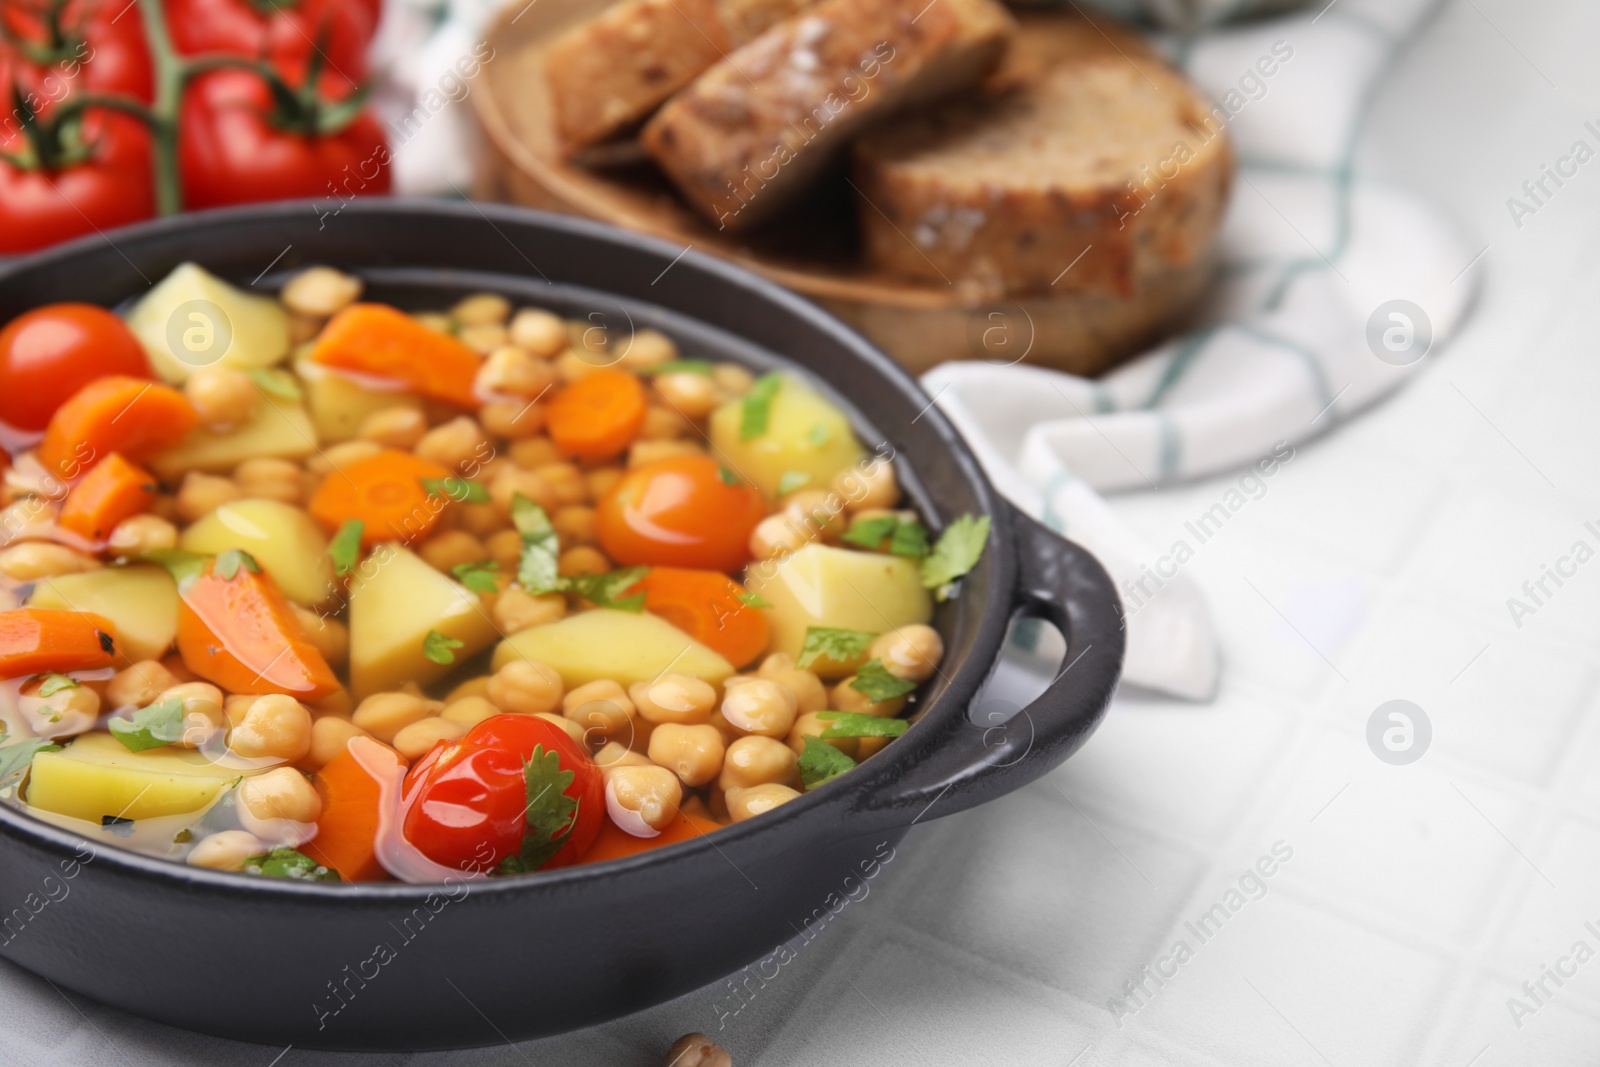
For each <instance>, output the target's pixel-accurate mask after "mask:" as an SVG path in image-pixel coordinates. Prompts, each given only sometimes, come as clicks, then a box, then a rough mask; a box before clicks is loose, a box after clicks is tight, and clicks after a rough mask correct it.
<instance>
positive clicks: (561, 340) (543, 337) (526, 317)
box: [511, 308, 567, 359]
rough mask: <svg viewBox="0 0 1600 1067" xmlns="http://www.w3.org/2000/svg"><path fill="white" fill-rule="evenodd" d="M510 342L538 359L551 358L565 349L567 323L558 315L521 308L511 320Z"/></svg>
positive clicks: (536, 309)
mask: <svg viewBox="0 0 1600 1067" xmlns="http://www.w3.org/2000/svg"><path fill="white" fill-rule="evenodd" d="M511 343H512V344H514V345H516V346H517V347H519V348H525V349H527V350H528V351H529V352H532V353H533V354H534V355H536V356H538V357H539V358H540V359H553V358H554V357H556V356H559V355H560V354H561V353H562V352H565V351H566V350H567V324H566V323H565V322H563V321H562V320H561V316H559V315H552V314H550V312H548V311H541V310H540V309H538V308H523V309H522V310H521V311H518V312H517V314H516V317H515V318H513V319H512V320H511Z"/></svg>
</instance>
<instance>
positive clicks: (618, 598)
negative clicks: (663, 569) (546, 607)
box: [561, 567, 650, 611]
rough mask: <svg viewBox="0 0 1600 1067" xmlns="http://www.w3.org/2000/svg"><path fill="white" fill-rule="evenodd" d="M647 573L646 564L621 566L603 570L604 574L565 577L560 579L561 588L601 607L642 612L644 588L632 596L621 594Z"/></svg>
mask: <svg viewBox="0 0 1600 1067" xmlns="http://www.w3.org/2000/svg"><path fill="white" fill-rule="evenodd" d="M649 573H650V568H649V567H624V568H622V569H621V570H615V571H606V572H605V573H604V574H585V575H579V576H577V577H573V578H564V579H562V580H561V587H562V588H563V589H564V590H565V591H567V592H570V593H576V594H578V595H579V596H581V597H583V599H585V600H587V601H589V602H590V603H592V604H595V605H597V606H599V607H602V608H616V609H618V610H620V611H643V610H644V593H643V591H640V592H638V593H635V594H634V595H632V596H623V595H622V594H623V593H626V592H627V591H628V590H629V589H632V588H633V587H634V586H636V585H638V584H639V583H640V582H642V581H644V576H645V575H647V574H649Z"/></svg>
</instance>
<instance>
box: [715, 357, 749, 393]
mask: <svg viewBox="0 0 1600 1067" xmlns="http://www.w3.org/2000/svg"><path fill="white" fill-rule="evenodd" d="M711 380H712V381H713V382H715V383H716V386H717V388H718V389H721V390H722V391H723V393H725V394H726V395H728V396H730V397H741V396H744V394H746V393H748V392H749V391H750V390H751V388H752V387H753V386H754V385H755V384H756V376H755V375H754V374H751V373H750V372H749V371H748V370H746V369H745V368H743V367H741V366H739V364H737V363H718V364H717V365H716V366H715V367H713V368H712V369H711Z"/></svg>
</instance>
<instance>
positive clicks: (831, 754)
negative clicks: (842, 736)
mask: <svg viewBox="0 0 1600 1067" xmlns="http://www.w3.org/2000/svg"><path fill="white" fill-rule="evenodd" d="M805 742H806V750H805V751H804V752H802V753H800V784H801V785H803V786H805V787H806V788H807V789H815V788H816V787H817V786H819V785H822V784H823V783H824V782H831V781H833V780H834V779H835V778H837V777H839V776H840V775H841V774H843V773H844V772H845V771H849V770H854V769H855V765H856V761H855V760H853V759H851V758H850V757H849V756H846V755H845V754H844V753H843V752H840V751H839V750H838V749H836V748H834V747H833V746H832V745H830V744H828V742H826V741H824V740H822V739H821V738H818V737H812V736H811V735H809V734H807V735H806V739H805Z"/></svg>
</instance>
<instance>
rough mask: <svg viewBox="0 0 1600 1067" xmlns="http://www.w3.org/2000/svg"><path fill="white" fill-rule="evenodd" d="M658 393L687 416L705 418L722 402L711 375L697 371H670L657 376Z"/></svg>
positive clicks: (670, 405)
mask: <svg viewBox="0 0 1600 1067" xmlns="http://www.w3.org/2000/svg"><path fill="white" fill-rule="evenodd" d="M655 387H656V395H658V396H660V397H661V400H662V402H663V403H664V404H666V405H667V407H669V408H672V409H674V410H675V411H677V412H678V413H679V414H681V415H683V416H684V417H685V418H689V419H703V418H705V417H706V416H707V415H709V414H711V412H712V411H713V410H715V409H716V407H717V405H718V404H720V403H722V397H721V396H719V395H718V394H717V385H716V383H715V382H713V381H712V380H711V375H709V374H700V373H698V372H696V371H669V372H667V373H666V374H658V375H656V377H655Z"/></svg>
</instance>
